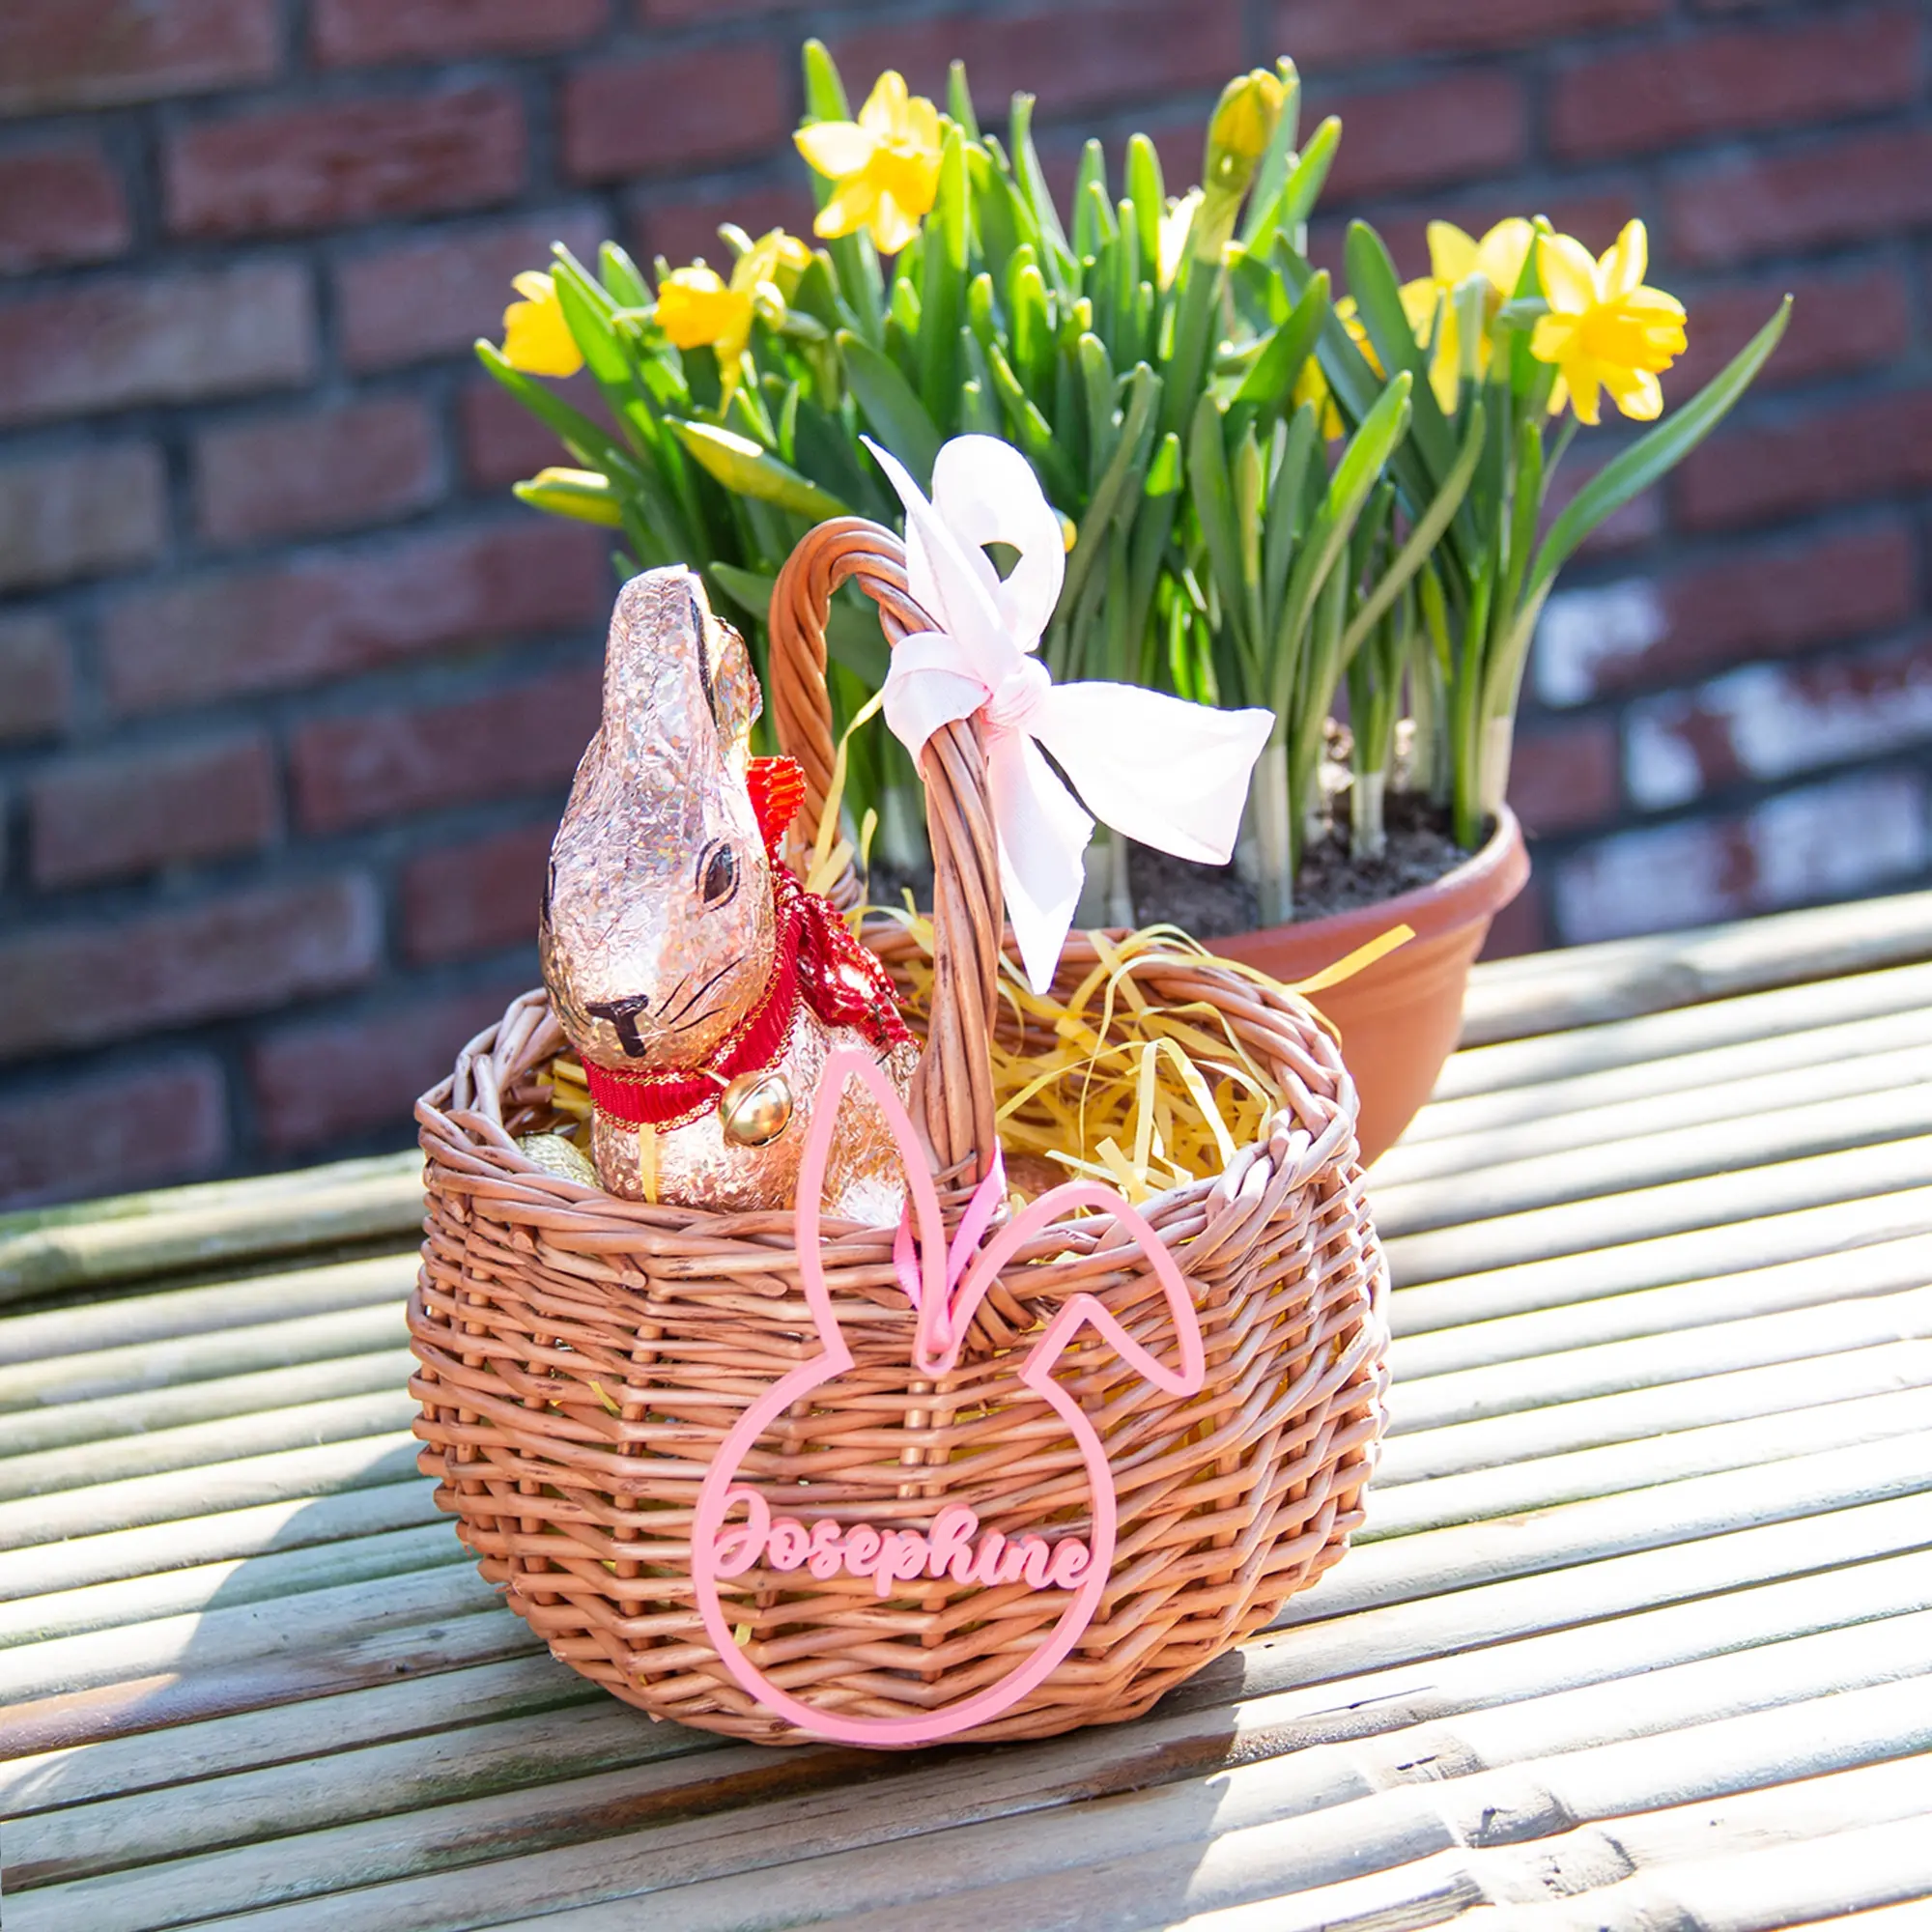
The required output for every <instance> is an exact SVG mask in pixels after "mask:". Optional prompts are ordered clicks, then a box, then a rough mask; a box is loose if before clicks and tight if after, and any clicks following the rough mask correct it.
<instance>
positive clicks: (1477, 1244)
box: [1383, 1138, 1932, 1288]
mask: <svg viewBox="0 0 1932 1932" xmlns="http://www.w3.org/2000/svg"><path fill="white" fill-rule="evenodd" d="M1928 1173H1932V1141H1928V1140H1926V1139H1923V1138H1919V1139H1912V1140H1899V1141H1887V1142H1885V1143H1883V1144H1881V1145H1879V1146H1876V1147H1861V1148H1854V1149H1851V1150H1849V1151H1845V1152H1842V1153H1824V1154H1816V1155H1813V1156H1811V1157H1810V1158H1808V1159H1802V1160H1788V1161H1780V1162H1777V1163H1776V1165H1774V1166H1768V1167H1754V1168H1750V1169H1747V1171H1746V1172H1744V1173H1742V1174H1714V1175H1706V1176H1703V1177H1700V1178H1699V1179H1694V1180H1675V1181H1666V1182H1662V1183H1660V1184H1658V1185H1654V1186H1649V1187H1641V1188H1637V1189H1635V1190H1634V1191H1633V1192H1630V1193H1626V1194H1605V1195H1600V1196H1598V1197H1596V1198H1594V1199H1592V1200H1588V1201H1565V1202H1562V1203H1560V1204H1558V1205H1555V1206H1552V1207H1547V1208H1529V1209H1526V1210H1523V1211H1520V1212H1516V1213H1511V1214H1505V1215H1502V1216H1499V1217H1497V1218H1496V1219H1494V1220H1488V1221H1471V1222H1467V1223H1464V1224H1463V1225H1462V1226H1460V1227H1445V1228H1438V1229H1435V1230H1432V1231H1431V1232H1429V1233H1427V1234H1414V1235H1406V1236H1405V1235H1403V1234H1401V1233H1400V1232H1399V1231H1398V1230H1396V1229H1394V1228H1390V1227H1386V1226H1385V1227H1384V1229H1383V1232H1384V1236H1385V1242H1384V1245H1385V1247H1386V1250H1387V1254H1388V1258H1389V1268H1390V1272H1391V1274H1392V1275H1393V1277H1394V1280H1395V1283H1396V1286H1397V1287H1398V1288H1405V1287H1409V1286H1415V1285H1424V1284H1435V1283H1437V1282H1444V1281H1448V1280H1451V1279H1453V1278H1455V1277H1457V1276H1464V1275H1469V1274H1471V1273H1473V1272H1475V1271H1476V1270H1477V1269H1479V1268H1480V1269H1482V1270H1484V1271H1486V1272H1490V1271H1493V1270H1495V1269H1497V1268H1501V1267H1506V1266H1511V1265H1514V1264H1518V1263H1522V1262H1536V1261H1547V1260H1550V1259H1553V1258H1555V1257H1558V1256H1563V1257H1570V1256H1583V1257H1586V1258H1587V1257H1589V1256H1590V1255H1592V1254H1593V1253H1594V1251H1596V1250H1598V1249H1602V1248H1614V1247H1617V1246H1619V1245H1620V1244H1623V1243H1628V1242H1632V1241H1641V1240H1647V1239H1650V1238H1652V1237H1654V1236H1659V1235H1680V1234H1689V1233H1690V1232H1691V1231H1693V1230H1697V1229H1705V1228H1719V1229H1721V1230H1722V1231H1723V1236H1724V1237H1726V1238H1728V1237H1729V1236H1731V1235H1732V1233H1733V1231H1734V1230H1736V1229H1737V1228H1738V1226H1739V1224H1740V1223H1745V1222H1748V1221H1750V1220H1752V1219H1754V1218H1755V1217H1757V1216H1758V1215H1762V1214H1783V1213H1789V1212H1791V1211H1792V1210H1794V1209H1796V1208H1822V1207H1826V1206H1829V1205H1833V1204H1836V1203H1842V1202H1848V1201H1861V1200H1865V1199H1869V1198H1870V1197H1873V1196H1876V1195H1883V1194H1890V1193H1894V1192H1896V1191H1898V1190H1900V1189H1902V1188H1913V1189H1918V1188H1921V1187H1923V1186H1924V1184H1925V1178H1926V1176H1927V1174H1928ZM1718 1251H1719V1252H1722V1248H1721V1245H1719V1249H1718ZM1579 1271H1583V1272H1585V1273H1587V1261H1586V1262H1585V1263H1584V1264H1579Z"/></svg>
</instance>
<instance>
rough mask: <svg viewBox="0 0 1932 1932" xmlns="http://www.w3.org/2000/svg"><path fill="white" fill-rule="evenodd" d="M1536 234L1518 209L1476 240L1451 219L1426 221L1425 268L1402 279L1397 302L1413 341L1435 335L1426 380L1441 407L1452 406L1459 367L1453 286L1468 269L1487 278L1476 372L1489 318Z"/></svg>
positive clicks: (1485, 364) (1486, 357)
mask: <svg viewBox="0 0 1932 1932" xmlns="http://www.w3.org/2000/svg"><path fill="white" fill-rule="evenodd" d="M1535 239H1536V231H1535V230H1534V229H1533V228H1531V226H1530V225H1529V223H1528V222H1527V221H1525V220H1523V218H1522V217H1521V216H1520V214H1513V215H1511V216H1510V217H1509V219H1508V220H1506V221H1498V222H1497V223H1496V225H1495V226H1494V227H1493V228H1492V229H1491V230H1490V231H1489V233H1488V234H1487V235H1485V236H1484V237H1483V239H1482V240H1481V241H1477V240H1476V239H1475V238H1474V237H1473V236H1470V235H1465V234H1464V233H1463V230H1462V229H1460V228H1458V227H1457V226H1456V224H1455V223H1454V222H1453V221H1432V222H1431V223H1430V224H1429V272H1428V274H1426V275H1423V276H1419V277H1418V278H1417V279H1416V280H1414V281H1412V282H1405V283H1404V284H1403V290H1402V305H1403V309H1404V311H1405V313H1406V315H1407V316H1408V320H1409V326H1410V327H1412V328H1413V329H1414V330H1415V339H1416V341H1417V342H1419V343H1421V344H1422V345H1423V346H1424V347H1427V346H1428V342H1429V338H1430V336H1431V334H1432V333H1433V334H1434V335H1435V355H1433V356H1432V357H1431V358H1430V364H1429V386H1430V387H1431V388H1432V389H1434V390H1435V400H1436V401H1437V402H1438V403H1439V404H1440V405H1441V406H1442V408H1443V410H1444V412H1454V410H1455V408H1456V386H1457V382H1458V380H1459V378H1460V376H1461V374H1462V369H1463V342H1462V327H1461V322H1460V319H1459V318H1458V316H1457V313H1456V304H1455V300H1454V297H1455V294H1456V291H1457V290H1458V289H1459V288H1460V287H1462V285H1463V283H1464V282H1466V281H1467V280H1468V279H1469V277H1470V276H1471V275H1481V276H1482V278H1483V279H1484V281H1486V282H1487V283H1488V284H1489V287H1488V288H1487V289H1486V290H1485V291H1484V296H1483V319H1484V328H1483V336H1482V340H1481V341H1480V342H1478V343H1477V345H1476V374H1477V375H1478V376H1479V377H1480V376H1482V375H1483V374H1485V373H1486V372H1487V371H1488V369H1489V366H1490V332H1489V327H1488V323H1489V318H1490V317H1491V316H1492V315H1494V314H1495V312H1496V311H1497V309H1499V308H1501V307H1502V305H1503V303H1504V302H1506V301H1508V300H1509V298H1511V297H1512V296H1513V295H1515V294H1516V285H1517V283H1518V282H1519V281H1520V279H1521V278H1522V265H1523V263H1524V262H1525V261H1527V260H1528V259H1529V244H1530V243H1531V242H1532V241H1534V240H1535ZM1438 306H1439V307H1440V309H1441V312H1442V320H1441V324H1440V326H1439V327H1438V326H1437V324H1436V320H1435V315H1436V309H1437V307H1438Z"/></svg>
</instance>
